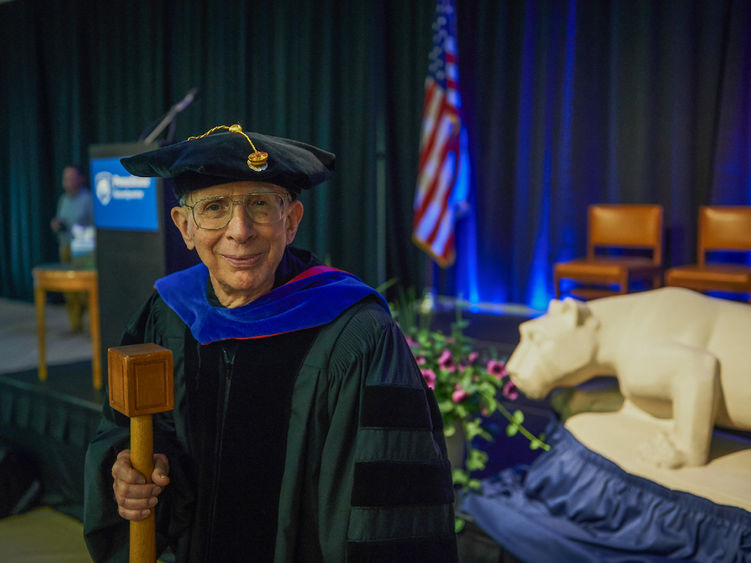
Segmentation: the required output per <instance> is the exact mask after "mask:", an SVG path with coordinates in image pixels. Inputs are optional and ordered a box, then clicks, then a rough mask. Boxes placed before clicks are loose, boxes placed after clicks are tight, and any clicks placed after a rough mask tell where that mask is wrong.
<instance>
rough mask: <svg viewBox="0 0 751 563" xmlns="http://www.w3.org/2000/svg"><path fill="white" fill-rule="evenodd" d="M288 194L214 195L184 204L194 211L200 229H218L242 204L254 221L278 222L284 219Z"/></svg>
mask: <svg viewBox="0 0 751 563" xmlns="http://www.w3.org/2000/svg"><path fill="white" fill-rule="evenodd" d="M286 199H287V196H286V195H282V194H280V193H277V192H254V193H249V194H245V195H244V196H242V199H239V200H238V199H233V197H232V196H228V195H225V196H212V197H207V198H204V199H200V200H198V201H196V202H195V203H194V204H193V205H187V204H185V203H183V204H182V206H183V207H188V208H189V209H190V210H191V211H192V212H193V220H194V221H195V222H196V225H198V228H200V229H208V230H217V229H223V228H224V227H226V226H227V225H228V224H229V222H230V220H231V219H232V210H233V209H234V206H235V205H242V206H243V208H244V209H245V212H246V213H247V214H248V217H249V218H250V220H251V221H253V222H254V223H260V224H267V223H276V222H277V221H280V220H281V219H282V212H283V211H284V202H285V200H286Z"/></svg>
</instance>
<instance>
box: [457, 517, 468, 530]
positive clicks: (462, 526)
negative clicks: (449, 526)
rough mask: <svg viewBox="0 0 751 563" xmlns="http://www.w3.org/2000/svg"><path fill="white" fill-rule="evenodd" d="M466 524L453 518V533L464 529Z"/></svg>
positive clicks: (459, 519)
mask: <svg viewBox="0 0 751 563" xmlns="http://www.w3.org/2000/svg"><path fill="white" fill-rule="evenodd" d="M466 525H467V523H466V522H465V521H464V520H462V519H461V518H454V533H457V534H458V533H459V532H461V531H462V530H463V529H464V526H466Z"/></svg>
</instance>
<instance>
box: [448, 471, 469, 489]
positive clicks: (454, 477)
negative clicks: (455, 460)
mask: <svg viewBox="0 0 751 563" xmlns="http://www.w3.org/2000/svg"><path fill="white" fill-rule="evenodd" d="M451 482H452V483H453V484H454V485H461V486H464V485H466V484H467V483H468V482H469V472H468V471H465V470H464V469H454V470H452V471H451Z"/></svg>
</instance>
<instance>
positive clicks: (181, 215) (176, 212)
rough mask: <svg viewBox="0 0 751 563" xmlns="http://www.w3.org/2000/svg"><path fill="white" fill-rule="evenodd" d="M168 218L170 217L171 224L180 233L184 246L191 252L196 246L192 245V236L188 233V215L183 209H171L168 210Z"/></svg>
mask: <svg viewBox="0 0 751 563" xmlns="http://www.w3.org/2000/svg"><path fill="white" fill-rule="evenodd" d="M170 216H171V217H172V222H173V223H174V224H175V226H176V227H177V228H178V230H179V231H180V234H181V235H182V237H183V241H185V246H187V247H188V250H193V249H194V248H195V247H196V245H195V244H194V243H193V235H191V234H190V232H189V231H188V213H187V212H186V210H185V208H184V207H173V208H172V209H171V210H170Z"/></svg>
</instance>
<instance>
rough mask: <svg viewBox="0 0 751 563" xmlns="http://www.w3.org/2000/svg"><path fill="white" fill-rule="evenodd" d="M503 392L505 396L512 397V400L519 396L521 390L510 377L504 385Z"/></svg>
mask: <svg viewBox="0 0 751 563" xmlns="http://www.w3.org/2000/svg"><path fill="white" fill-rule="evenodd" d="M501 392H502V393H503V396H504V397H506V398H507V399H511V400H512V401H513V400H514V399H516V398H517V397H518V396H519V391H518V390H517V389H516V385H514V382H513V381H511V380H510V379H509V380H508V381H507V382H506V385H504V386H503V390H502V391H501Z"/></svg>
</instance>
